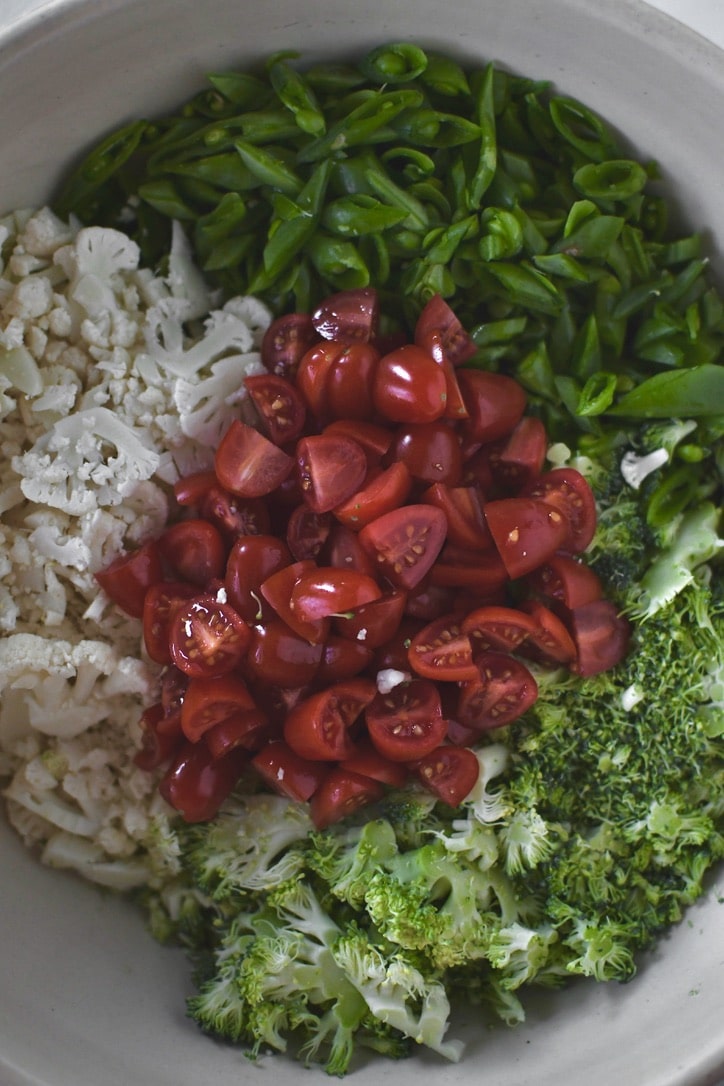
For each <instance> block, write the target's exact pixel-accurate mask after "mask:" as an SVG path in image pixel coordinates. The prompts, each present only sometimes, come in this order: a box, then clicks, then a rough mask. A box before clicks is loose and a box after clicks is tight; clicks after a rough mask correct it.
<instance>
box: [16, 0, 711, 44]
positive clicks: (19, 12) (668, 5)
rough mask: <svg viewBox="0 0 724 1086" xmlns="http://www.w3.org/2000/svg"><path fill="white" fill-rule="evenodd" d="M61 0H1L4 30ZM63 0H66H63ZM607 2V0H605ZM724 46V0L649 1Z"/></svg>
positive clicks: (648, 0)
mask: <svg viewBox="0 0 724 1086" xmlns="http://www.w3.org/2000/svg"><path fill="white" fill-rule="evenodd" d="M57 2H59V0H0V29H2V27H4V26H7V25H9V24H11V23H12V22H13V20H16V19H21V18H23V17H24V16H27V15H30V14H32V13H34V12H37V11H42V10H43V9H44V8H52V7H53V6H55V4H56V3H57ZM60 2H62V0H60ZM604 2H605V0H604ZM645 2H646V3H648V4H649V5H650V6H651V7H653V8H657V9H658V10H659V11H662V12H664V13H665V14H667V15H670V16H672V17H673V18H675V19H678V20H679V22H681V23H684V24H685V25H686V26H689V27H690V28H691V29H692V30H695V31H696V32H697V33H698V34H701V35H703V36H704V37H705V38H708V39H709V40H710V41H712V42H714V43H715V44H716V45H718V46H720V47H721V48H722V49H724V0H645Z"/></svg>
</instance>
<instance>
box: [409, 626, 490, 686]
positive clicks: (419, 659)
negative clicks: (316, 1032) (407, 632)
mask: <svg viewBox="0 0 724 1086" xmlns="http://www.w3.org/2000/svg"><path fill="white" fill-rule="evenodd" d="M408 659H409V661H410V667H411V668H412V670H413V671H414V672H415V673H416V674H417V675H420V676H422V677H423V678H425V679H435V680H437V681H444V682H464V681H466V680H468V679H476V678H477V677H478V669H477V667H476V666H475V664H474V663H473V653H472V648H471V645H470V639H469V637H468V635H467V634H466V633H464V632H463V630H462V628H461V623H460V616H458V615H454V614H447V615H443V616H441V617H440V618H437V619H434V620H433V621H432V622H430V623H428V625H427V626H425V627H424V628H423V629H422V630H420V632H419V633H418V634H416V635H415V637H413V639H412V641H411V643H410V648H409V650H408Z"/></svg>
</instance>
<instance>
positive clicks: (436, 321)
mask: <svg viewBox="0 0 724 1086" xmlns="http://www.w3.org/2000/svg"><path fill="white" fill-rule="evenodd" d="M414 336H415V343H416V344H417V345H418V347H422V349H423V350H425V351H429V352H430V354H432V355H433V357H434V358H435V361H436V362H442V361H443V360H444V359H447V360H448V361H450V362H451V363H452V365H453V366H461V365H462V364H463V363H464V362H468V361H469V360H470V359H471V358H472V357H473V355H474V354H475V352H476V350H477V347H476V345H475V342H474V340H473V339H472V337H471V336H470V335H469V334H468V333H467V332H466V331H465V329H464V328H463V326H462V324H461V322H460V320H459V319H458V317H457V316H456V314H455V312H454V310H453V309H451V307H450V306H449V305H448V303H447V302H446V301H445V299H444V298H443V297H442V295H441V294H433V296H432V298H430V300H429V301H428V302H427V303H426V304H425V306H424V308H423V309H422V310H421V312H420V315H419V316H418V318H417V321H416V323H415V333H414ZM438 352H439V356H438Z"/></svg>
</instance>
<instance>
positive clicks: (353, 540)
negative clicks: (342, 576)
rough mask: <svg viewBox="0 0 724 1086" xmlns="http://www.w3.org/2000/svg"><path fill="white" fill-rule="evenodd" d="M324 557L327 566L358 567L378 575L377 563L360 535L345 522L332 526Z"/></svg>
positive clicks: (360, 570)
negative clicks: (360, 538) (366, 548)
mask: <svg viewBox="0 0 724 1086" xmlns="http://www.w3.org/2000/svg"><path fill="white" fill-rule="evenodd" d="M322 559H323V560H324V563H325V565H327V566H336V567H337V568H338V569H356V570H359V572H360V573H366V574H367V576H368V577H376V575H377V570H376V568H375V564H374V562H373V561H372V559H371V558H370V556H369V554H368V553H367V551H366V550H365V549H364V547H363V546H362V544H361V543H360V541H359V535H358V534H357V532H353V531H352V529H351V528H347V527H346V526H345V525H344V524H339V523H335V524H334V525H333V526H332V530H331V531H330V533H329V539H328V541H327V545H326V546H325V548H324V551H323V554H322Z"/></svg>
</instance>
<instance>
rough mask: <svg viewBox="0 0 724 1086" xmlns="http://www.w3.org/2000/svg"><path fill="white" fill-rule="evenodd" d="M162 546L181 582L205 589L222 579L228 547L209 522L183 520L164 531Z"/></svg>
mask: <svg viewBox="0 0 724 1086" xmlns="http://www.w3.org/2000/svg"><path fill="white" fill-rule="evenodd" d="M159 547H160V549H161V553H162V554H163V557H164V559H165V560H166V562H168V564H169V565H170V566H171V568H172V570H173V572H174V574H175V575H176V577H177V578H178V579H179V580H184V581H188V582H189V583H190V584H195V585H198V586H199V587H200V588H205V587H206V585H208V584H209V582H210V581H213V580H214V579H215V578H218V577H221V575H222V573H223V571H224V566H225V564H226V544H225V543H224V540H223V539H222V536H221V533H220V532H219V530H218V529H217V528H215V527H214V525H213V524H210V523H209V521H207V520H202V519H200V518H198V517H194V518H192V519H189V520H180V521H178V523H176V524H172V525H171V526H170V527H168V528H166V530H165V531H164V532H162V534H161V536H160V539H159Z"/></svg>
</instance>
